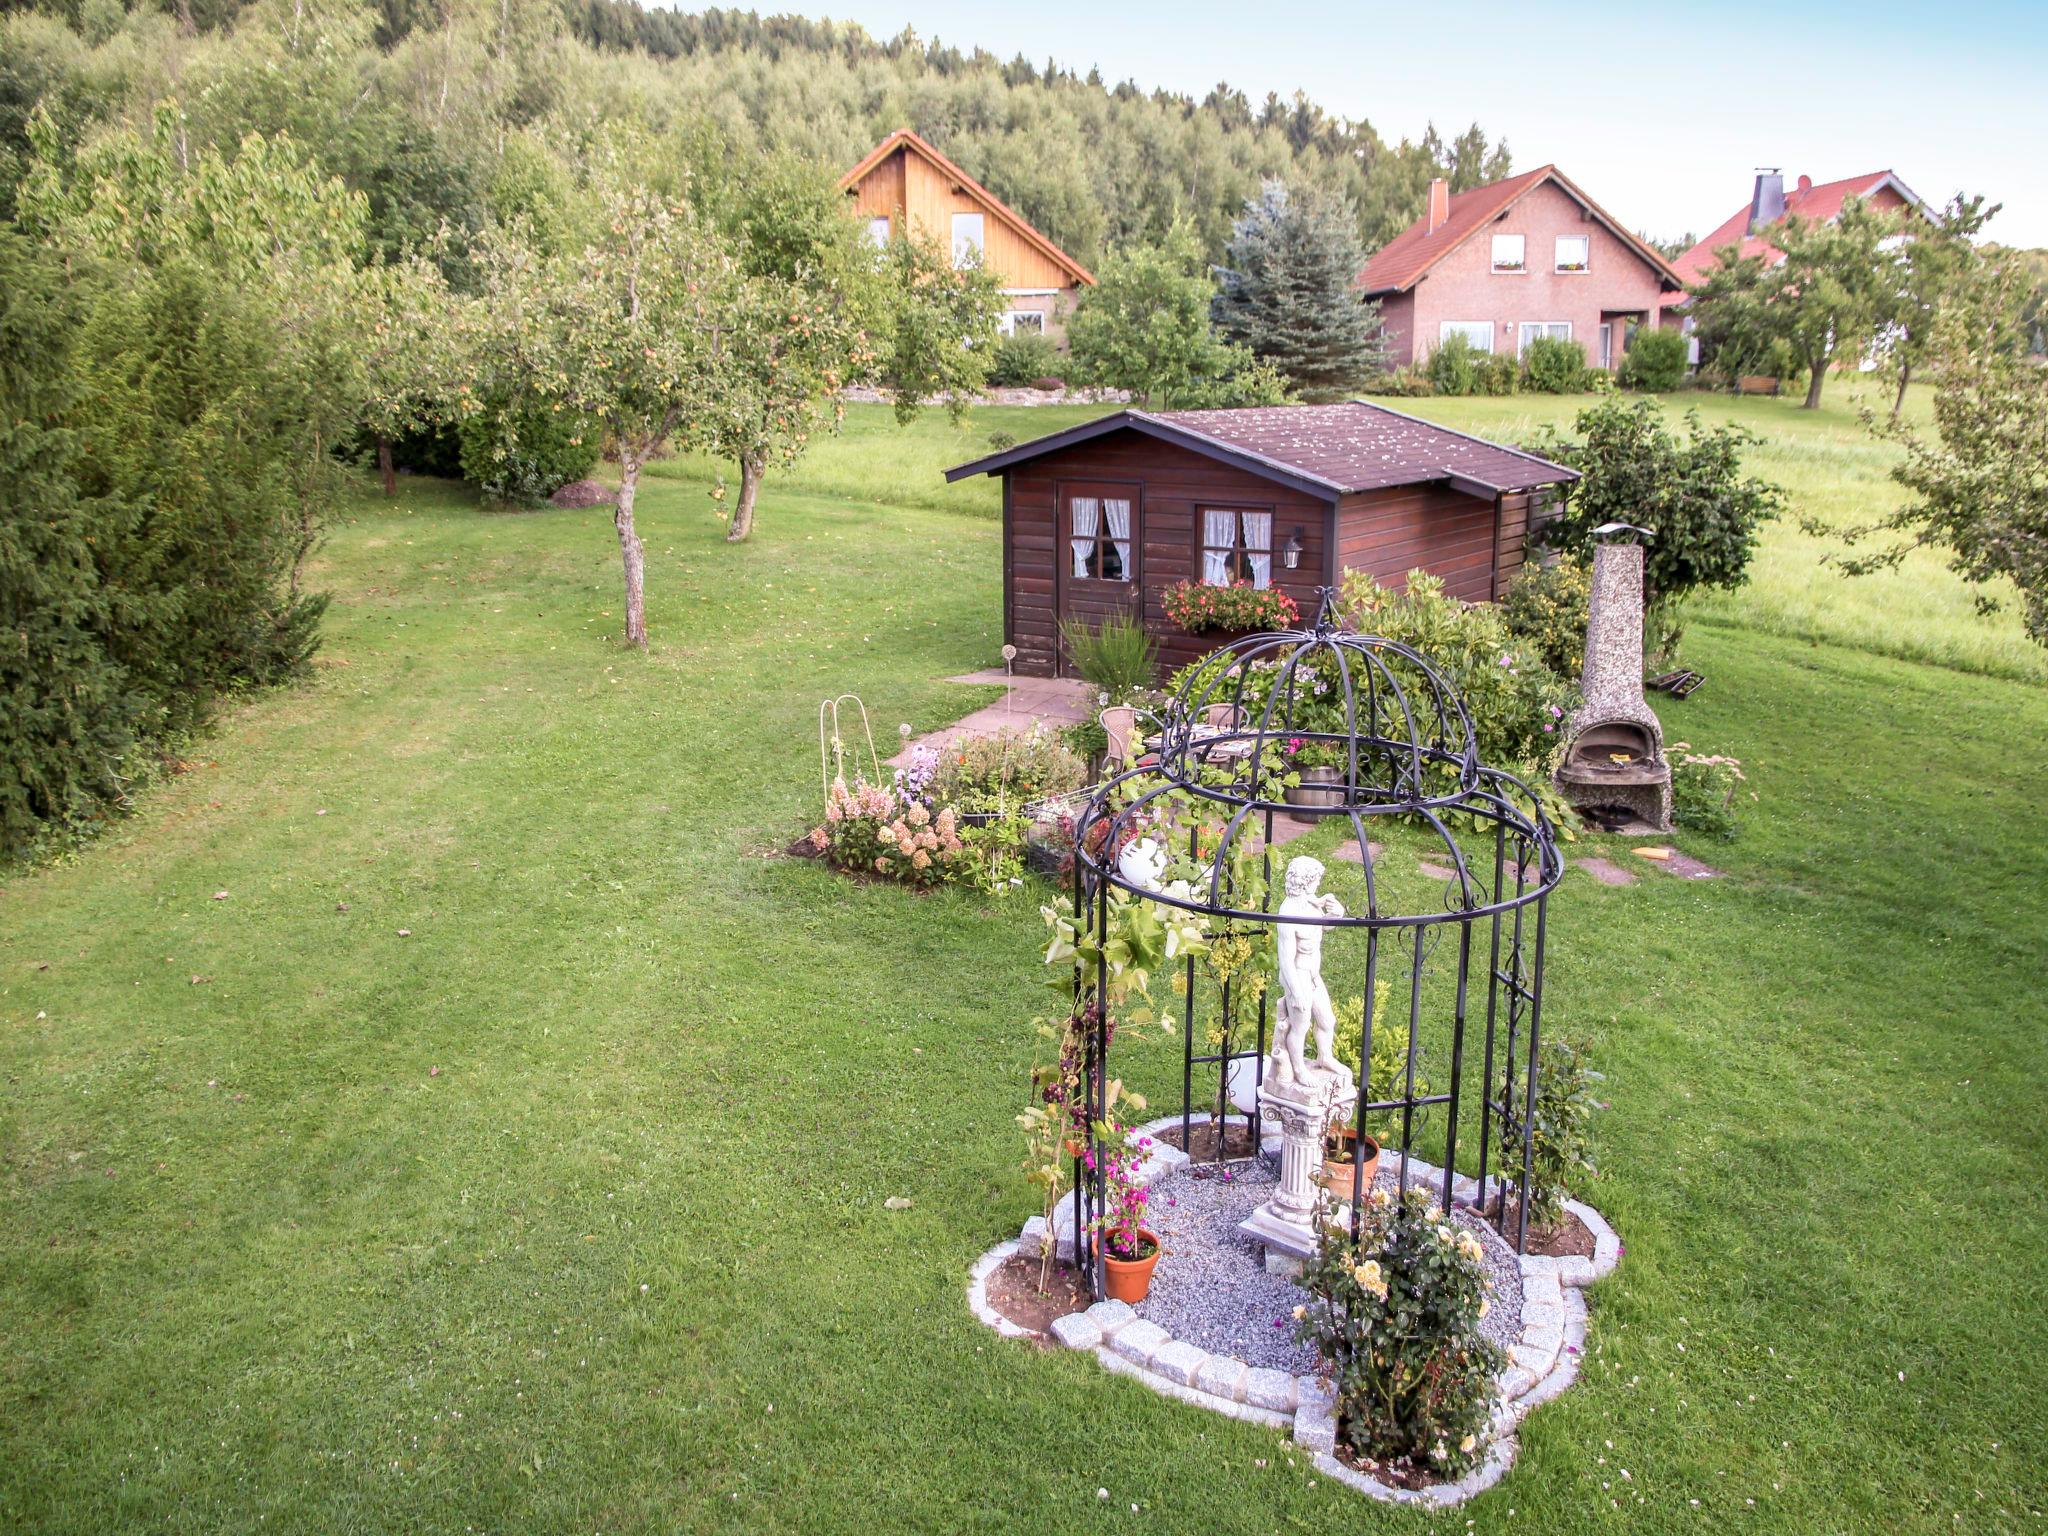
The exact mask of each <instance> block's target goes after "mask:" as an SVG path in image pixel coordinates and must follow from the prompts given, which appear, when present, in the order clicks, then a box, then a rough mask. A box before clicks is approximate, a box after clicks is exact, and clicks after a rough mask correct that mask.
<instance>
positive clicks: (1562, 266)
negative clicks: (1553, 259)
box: [1557, 235, 1593, 272]
mask: <svg viewBox="0 0 2048 1536" xmlns="http://www.w3.org/2000/svg"><path fill="white" fill-rule="evenodd" d="M1592 260H1593V242H1592V240H1591V238H1590V237H1588V236H1586V235H1559V236H1558V237H1557V270H1558V271H1560V272H1586V271H1590V270H1591V269H1592V268H1591V263H1592Z"/></svg>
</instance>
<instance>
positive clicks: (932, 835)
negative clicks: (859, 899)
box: [811, 780, 966, 887]
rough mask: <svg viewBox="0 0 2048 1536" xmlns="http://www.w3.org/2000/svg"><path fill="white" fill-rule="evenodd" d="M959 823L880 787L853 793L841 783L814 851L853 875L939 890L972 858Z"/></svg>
mask: <svg viewBox="0 0 2048 1536" xmlns="http://www.w3.org/2000/svg"><path fill="white" fill-rule="evenodd" d="M956 821H957V818H956V817H955V816H954V814H953V811H952V810H951V809H950V808H947V809H942V810H940V811H939V812H938V813H937V814H936V815H934V814H933V813H932V812H931V811H930V810H929V809H927V808H926V807H925V806H923V805H919V804H914V803H913V804H911V805H909V806H905V805H904V804H903V803H902V802H901V801H899V800H898V799H897V798H896V796H894V795H893V794H891V793H890V792H889V791H888V790H886V789H884V788H882V787H881V786H880V785H879V784H869V783H866V782H865V781H858V780H857V781H856V782H855V784H854V786H853V788H851V789H848V788H847V787H846V785H845V784H844V783H843V782H840V781H837V780H835V781H834V782H833V784H832V787H831V789H830V790H829V791H828V792H827V794H826V797H825V824H824V825H823V826H821V827H818V828H816V829H815V830H814V831H812V833H811V846H812V847H814V848H816V849H817V850H818V851H819V852H820V853H822V854H824V855H825V858H826V859H827V861H828V862H830V863H831V864H832V865H833V866H834V867H836V868H839V869H843V870H846V871H847V872H849V873H851V874H863V875H880V876H882V877H883V878H884V879H886V880H900V881H902V882H903V883H904V884H905V885H913V886H919V887H925V886H934V885H938V884H939V883H940V882H942V881H944V880H945V879H947V878H948V876H949V874H950V873H951V871H952V870H953V869H954V867H955V866H957V865H959V864H961V863H962V862H964V860H965V858H966V845H965V844H964V843H963V842H962V841H961V840H960V834H959V830H958V828H957V826H956Z"/></svg>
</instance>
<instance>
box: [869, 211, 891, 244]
mask: <svg viewBox="0 0 2048 1536" xmlns="http://www.w3.org/2000/svg"><path fill="white" fill-rule="evenodd" d="M868 243H869V244H871V245H874V246H876V247H880V246H885V245H887V244H888V243H889V215H887V214H886V213H878V214H876V215H875V216H874V217H873V218H872V219H869V220H868Z"/></svg>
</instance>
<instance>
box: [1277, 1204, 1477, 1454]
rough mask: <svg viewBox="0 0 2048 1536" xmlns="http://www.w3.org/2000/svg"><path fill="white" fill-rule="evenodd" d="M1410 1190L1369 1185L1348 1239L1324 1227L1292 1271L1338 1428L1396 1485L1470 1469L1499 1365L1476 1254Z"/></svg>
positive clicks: (1299, 1325) (1302, 1334)
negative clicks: (1297, 1271)
mask: <svg viewBox="0 0 2048 1536" xmlns="http://www.w3.org/2000/svg"><path fill="white" fill-rule="evenodd" d="M1427 1200H1428V1197H1427V1196H1426V1195H1424V1194H1423V1192H1422V1191H1421V1190H1419V1189H1411V1190H1409V1191H1407V1192H1406V1194H1404V1195H1403V1196H1402V1197H1401V1198H1400V1199H1394V1198H1392V1197H1391V1196H1389V1195H1388V1194H1387V1193H1386V1191H1384V1190H1375V1191H1374V1192H1373V1195H1372V1198H1371V1200H1370V1202H1369V1203H1368V1204H1367V1205H1366V1207H1365V1209H1364V1210H1363V1211H1362V1212H1361V1214H1360V1218H1359V1227H1360V1231H1359V1233H1358V1235H1357V1236H1356V1237H1355V1238H1354V1237H1353V1236H1352V1234H1351V1233H1350V1232H1348V1231H1347V1230H1345V1228H1344V1226H1343V1225H1341V1224H1337V1223H1331V1224H1328V1225H1326V1226H1325V1227H1324V1229H1323V1233H1322V1239H1321V1242H1320V1243H1319V1245H1318V1247H1317V1250H1316V1253H1315V1256H1314V1257H1313V1258H1311V1259H1310V1260H1309V1262H1308V1265H1307V1267H1306V1268H1305V1269H1304V1270H1303V1272H1302V1276H1301V1285H1302V1289H1303V1290H1305V1291H1307V1292H1308V1294H1309V1301H1308V1303H1307V1305H1306V1306H1304V1307H1302V1308H1300V1309H1298V1311H1297V1314H1296V1326H1295V1336H1296V1338H1297V1339H1299V1340H1301V1341H1303V1342H1305V1343H1311V1344H1313V1345H1314V1346H1315V1348H1316V1351H1317V1353H1318V1354H1320V1355H1321V1356H1322V1361H1323V1368H1322V1374H1323V1375H1324V1376H1326V1377H1327V1378H1328V1380H1329V1382H1330V1385H1331V1386H1332V1388H1333V1389H1334V1390H1335V1392H1336V1396H1337V1433H1338V1435H1339V1436H1340V1437H1341V1438H1342V1439H1343V1441H1344V1442H1345V1444H1347V1445H1348V1446H1349V1447H1350V1448H1351V1451H1352V1453H1353V1454H1354V1455H1355V1456H1357V1457H1358V1458H1359V1459H1360V1460H1362V1461H1365V1462H1369V1463H1371V1464H1373V1465H1374V1466H1375V1467H1377V1468H1378V1469H1380V1470H1382V1471H1385V1472H1388V1473H1390V1474H1392V1475H1393V1476H1394V1477H1396V1478H1400V1479H1402V1480H1404V1481H1411V1482H1419V1481H1422V1480H1424V1479H1425V1478H1445V1479H1447V1478H1454V1477H1458V1476H1460V1475H1462V1474H1463V1473H1465V1472H1466V1471H1468V1470H1469V1469H1470V1468H1471V1467H1473V1466H1474V1465H1476V1464H1477V1463H1478V1461H1479V1458H1480V1454H1481V1445H1482V1442H1483V1441H1484V1439H1485V1437H1486V1432H1487V1422H1488V1414H1489V1410H1490V1408H1491V1406H1492V1403H1493V1381H1494V1377H1495V1375H1496V1374H1497V1373H1498V1372H1499V1371H1500V1370H1501V1369H1503V1367H1504V1366H1505V1365H1506V1363H1507V1359H1506V1356H1505V1355H1504V1354H1503V1353H1502V1351H1501V1349H1500V1346H1499V1345H1497V1344H1495V1343H1493V1342H1492V1341H1491V1340H1490V1339H1488V1338H1487V1337H1486V1336H1485V1335H1484V1334H1483V1333H1482V1332H1481V1331H1480V1327H1479V1324H1480V1320H1481V1319H1482V1318H1484V1317H1485V1315H1486V1312H1487V1309H1488V1307H1489V1306H1490V1305H1491V1303H1490V1301H1489V1300H1488V1297H1487V1292H1488V1291H1489V1290H1490V1289H1491V1282H1490V1281H1489V1280H1488V1279H1487V1278H1486V1265H1485V1252H1486V1251H1485V1249H1484V1248H1483V1247H1482V1246H1481V1244H1480V1241H1479V1239H1478V1237H1476V1236H1475V1235H1474V1234H1473V1233H1471V1232H1469V1231H1466V1230H1463V1229H1462V1228H1460V1227H1458V1226H1456V1225H1454V1224H1453V1223H1452V1222H1450V1221H1448V1220H1446V1219H1445V1217H1444V1213H1443V1212H1442V1211H1441V1210H1439V1209H1438V1208H1437V1207H1436V1206H1434V1205H1430V1204H1428V1203H1427Z"/></svg>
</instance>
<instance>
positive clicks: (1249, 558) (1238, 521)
mask: <svg viewBox="0 0 2048 1536" xmlns="http://www.w3.org/2000/svg"><path fill="white" fill-rule="evenodd" d="M1202 581H1203V584H1204V585H1206V586H1211V587H1227V586H1229V585H1230V584H1231V583H1233V582H1238V581H1248V582H1250V583H1251V584H1252V585H1253V586H1255V587H1262V588H1263V587H1269V586H1271V585H1272V584H1273V514H1272V513H1270V512H1239V511H1235V510H1232V509H1230V508H1226V507H1205V508H1203V509H1202Z"/></svg>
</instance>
